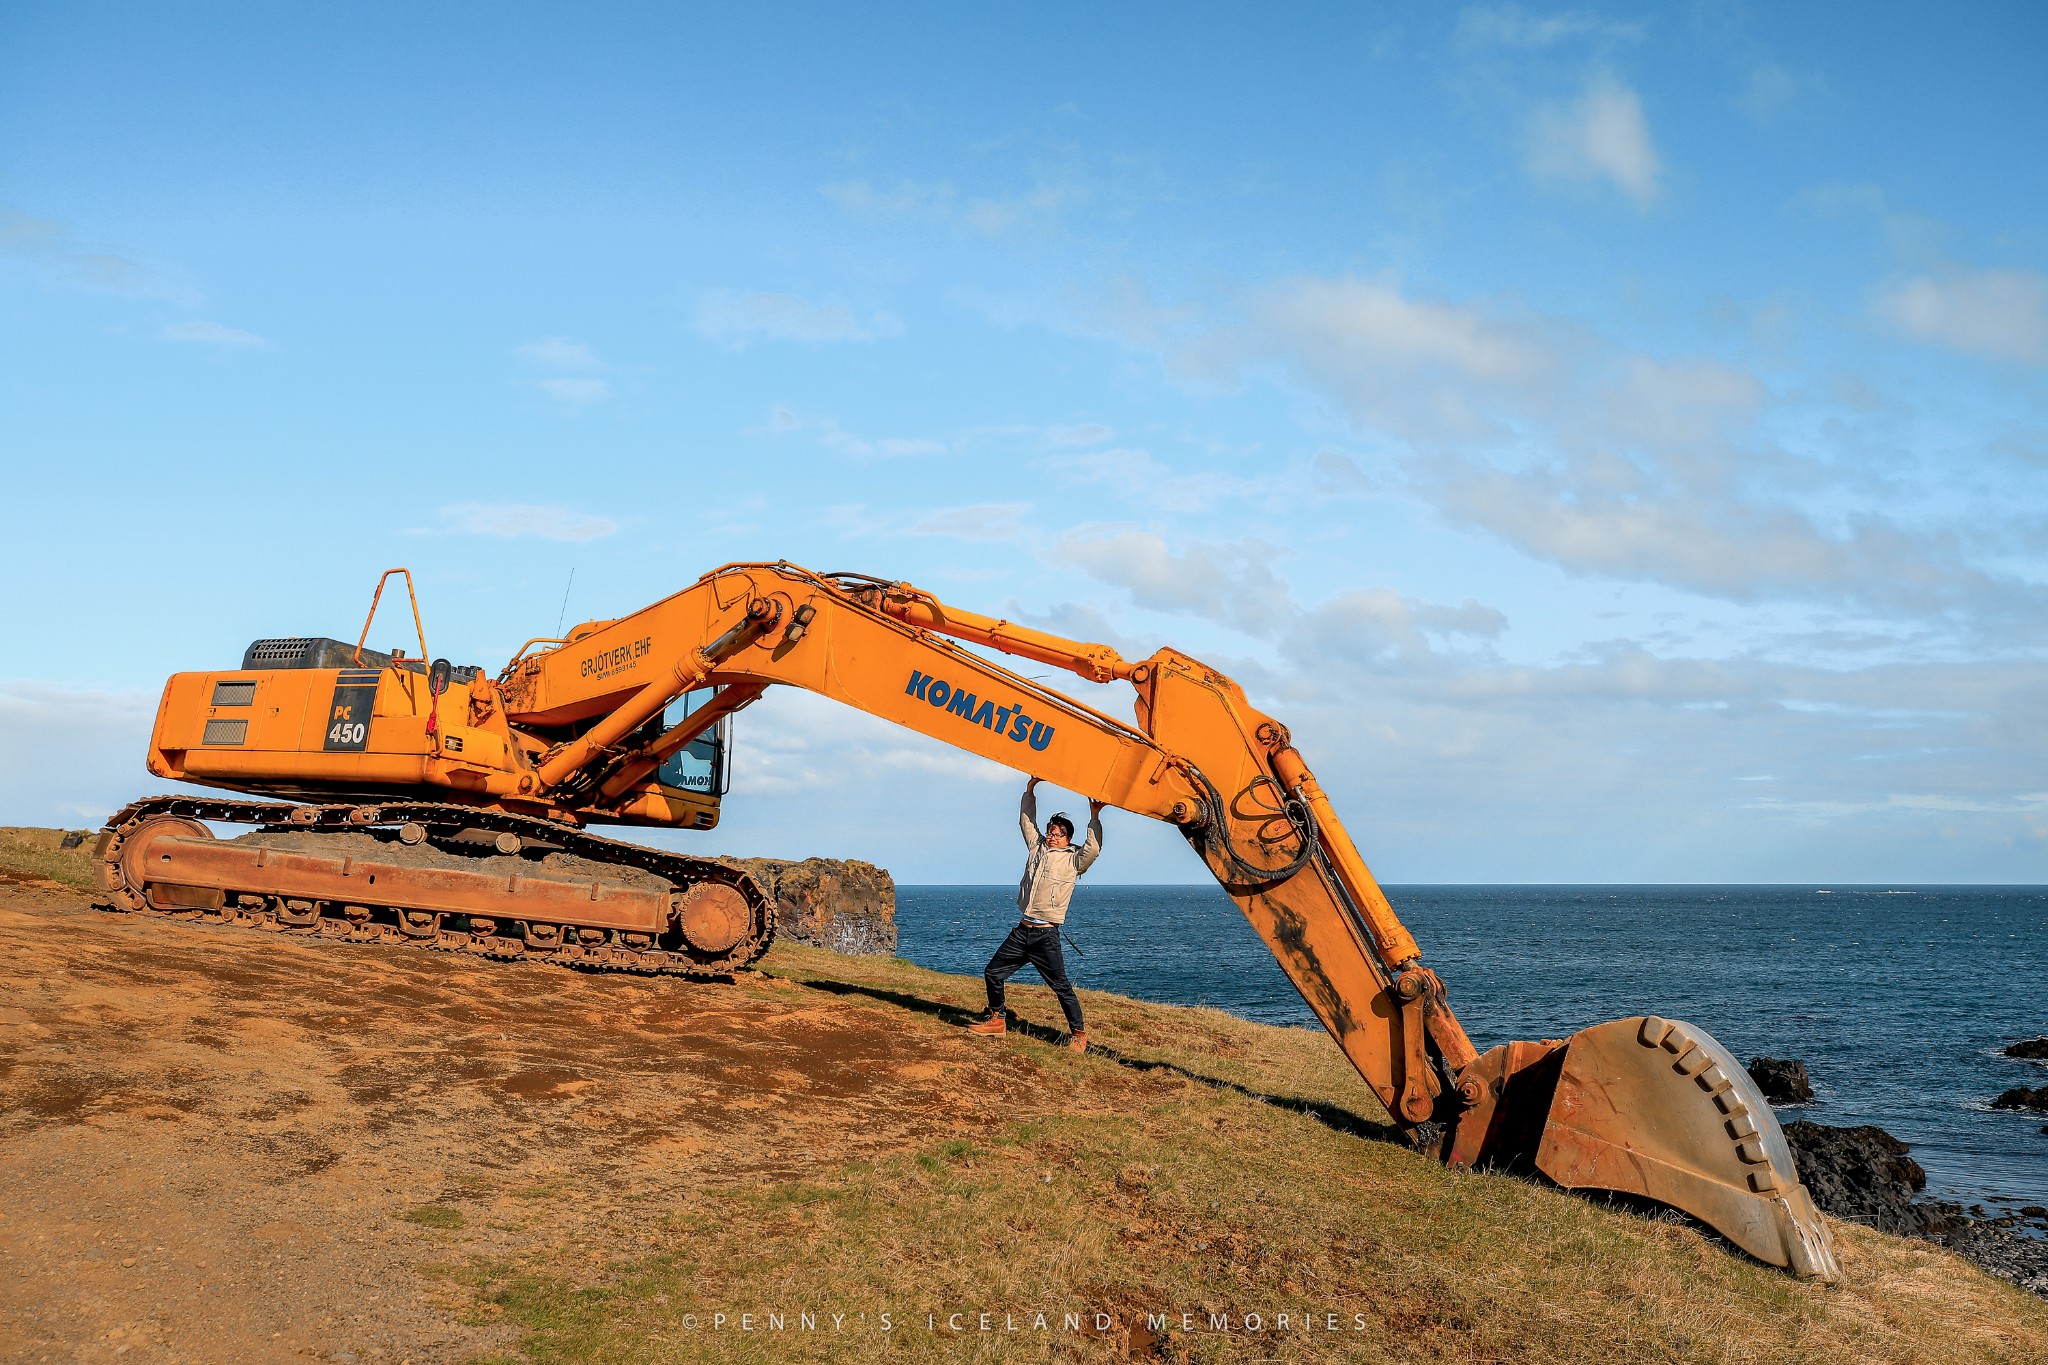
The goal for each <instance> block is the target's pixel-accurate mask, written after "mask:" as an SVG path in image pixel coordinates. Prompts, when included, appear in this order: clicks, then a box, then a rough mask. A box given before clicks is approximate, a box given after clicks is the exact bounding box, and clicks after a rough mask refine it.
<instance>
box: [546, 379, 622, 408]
mask: <svg viewBox="0 0 2048 1365" xmlns="http://www.w3.org/2000/svg"><path fill="white" fill-rule="evenodd" d="M536 387H538V388H539V389H540V391H541V392H542V393H544V394H546V395H547V396H548V397H550V398H552V399H554V400H555V401H556V402H557V403H561V404H564V405H566V406H568V407H573V408H580V407H587V406H589V405H590V404H592V403H602V402H604V401H605V400H606V399H607V398H610V397H611V396H612V385H611V381H610V380H609V379H569V378H564V377H560V376H557V377H556V378H552V379H542V380H537V381H536Z"/></svg>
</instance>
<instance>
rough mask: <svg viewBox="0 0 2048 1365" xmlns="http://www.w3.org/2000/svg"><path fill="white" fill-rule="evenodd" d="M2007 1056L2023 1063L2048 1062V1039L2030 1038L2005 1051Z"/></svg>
mask: <svg viewBox="0 0 2048 1365" xmlns="http://www.w3.org/2000/svg"><path fill="white" fill-rule="evenodd" d="M2005 1055H2006V1056H2008V1057H2017V1058H2019V1059H2020V1060H2021V1061H2023V1062H2048V1038H2028V1039H2026V1040H2025V1041H2023V1042H2018V1043H2014V1044H2013V1045H2012V1046H2011V1047H2009V1048H2007V1049H2006V1050H2005Z"/></svg>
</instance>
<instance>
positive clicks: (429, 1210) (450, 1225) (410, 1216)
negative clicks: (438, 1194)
mask: <svg viewBox="0 0 2048 1365" xmlns="http://www.w3.org/2000/svg"><path fill="white" fill-rule="evenodd" d="M398 1216H399V1217H400V1218H401V1219H403V1220H404V1221H405V1222H408V1223H417V1224H419V1225H420V1226H421V1227H423V1228H440V1229H441V1230H442V1231H444V1232H452V1231H454V1230H455V1229H456V1228H459V1227H461V1226H462V1225H463V1224H464V1223H466V1222H468V1221H469V1220H468V1219H466V1218H464V1217H463V1216H462V1210H461V1209H451V1208H449V1207H448V1206H447V1205H446V1204H422V1205H420V1206H419V1207H418V1208H416V1209H407V1210H406V1211H405V1212H404V1213H401V1214H399V1215H398Z"/></svg>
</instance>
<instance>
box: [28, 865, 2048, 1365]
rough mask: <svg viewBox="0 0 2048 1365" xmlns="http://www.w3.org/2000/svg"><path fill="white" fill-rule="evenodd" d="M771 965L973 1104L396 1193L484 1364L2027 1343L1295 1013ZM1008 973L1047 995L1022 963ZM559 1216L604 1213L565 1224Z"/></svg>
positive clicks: (1671, 1352) (771, 1108) (1886, 1350)
mask: <svg viewBox="0 0 2048 1365" xmlns="http://www.w3.org/2000/svg"><path fill="white" fill-rule="evenodd" d="M59 843H60V835H59V832H57V831H45V830H0V876H7V875H12V876H13V877H15V878H17V879H20V878H28V879H31V880H41V881H45V882H58V883H63V884H65V885H78V884H80V883H82V882H83V881H85V880H86V878H87V872H88V860H87V852H86V850H85V849H74V850H68V851H67V850H63V849H61V848H60V847H58V844H59ZM763 965H764V968H765V971H763V972H761V973H748V974H745V975H743V976H742V977H740V978H739V979H738V980H737V981H735V982H734V983H732V984H731V985H730V986H720V987H706V988H703V989H705V990H708V991H716V992H720V993H721V994H720V997H719V998H720V999H721V1001H722V1002H723V1006H722V1007H724V1008H727V1009H730V1008H732V1007H734V1006H744V1005H745V1004H746V1002H747V1001H749V1000H752V1001H756V1002H761V1003H769V1002H772V1003H773V1004H774V1005H775V1006H776V1008H778V1009H780V1010H784V1011H787V1010H789V1009H790V1008H792V1007H793V1004H794V1005H800V1004H801V1002H800V1001H798V1000H797V999H796V997H799V996H808V995H810V994H811V993H812V992H816V993H818V994H819V996H821V997H823V998H826V999H829V1000H830V1002H831V1005H832V1008H833V1009H834V1010H841V1011H859V1012H862V1014H863V1015H864V1016H865V1017H864V1018H863V1019H862V1020H860V1021H859V1022H861V1023H862V1024H864V1025H865V1026H866V1028H865V1029H864V1030H862V1032H879V1033H880V1034H881V1035H882V1036H883V1037H885V1038H886V1037H890V1036H895V1035H899V1034H900V1035H904V1036H906V1037H907V1038H912V1037H914V1038H916V1039H917V1040H918V1041H920V1042H922V1043H924V1044H926V1045H927V1046H926V1047H925V1049H924V1054H923V1055H928V1056H933V1057H938V1058H945V1057H954V1058H957V1060H951V1061H945V1060H941V1061H933V1062H928V1063H918V1064H917V1065H918V1066H926V1067H930V1068H933V1069H934V1070H933V1075H934V1076H943V1078H944V1084H945V1085H946V1086H949V1087H957V1088H958V1089H960V1090H964V1091H970V1092H972V1094H973V1097H974V1098H975V1099H976V1100H977V1101H995V1102H996V1103H995V1105H994V1112H995V1114H996V1115H997V1117H994V1118H987V1117H981V1118H975V1117H971V1115H976V1114H979V1115H986V1114H988V1113H989V1112H990V1105H989V1104H988V1103H977V1104H973V1105H962V1106H958V1107H957V1108H956V1109H952V1110H944V1111H942V1109H941V1108H934V1109H933V1110H932V1111H931V1112H929V1113H927V1114H924V1115H920V1116H913V1117H915V1118H917V1119H918V1121H917V1122H915V1123H908V1124H905V1125H903V1128H902V1131H903V1132H904V1133H906V1134H910V1135H911V1136H909V1137H906V1138H903V1139H901V1140H889V1141H881V1142H877V1141H867V1142H861V1143H852V1142H849V1143H843V1144H841V1143H834V1142H832V1141H828V1140H825V1139H824V1138H822V1137H820V1136H819V1135H818V1134H817V1133H816V1132H815V1130H807V1129H805V1128H804V1127H803V1126H802V1125H800V1124H785V1125H783V1126H782V1127H781V1128H780V1129H779V1130H778V1129H776V1128H775V1127H774V1126H773V1125H770V1127H769V1131H771V1132H773V1131H780V1132H781V1133H782V1134H784V1135H785V1136H784V1137H783V1139H782V1140H781V1141H780V1143H779V1144H778V1145H771V1146H770V1147H769V1148H768V1149H767V1150H764V1151H761V1152H759V1153H753V1154H750V1155H752V1156H753V1157H754V1158H755V1160H753V1162H752V1170H753V1173H752V1174H750V1175H747V1176H745V1177H744V1178H733V1177H730V1176H725V1177H717V1176H713V1175H710V1174H705V1175H702V1176H698V1175H695V1174H693V1172H694V1171H697V1170H699V1169H701V1170H703V1171H706V1172H708V1171H711V1170H714V1169H716V1167H714V1166H711V1165H704V1166H701V1167H695V1166H691V1165H690V1164H689V1163H690V1161H691V1158H690V1157H689V1156H688V1155H687V1153H688V1151H689V1150H690V1147H689V1145H688V1144H684V1145H681V1146H677V1147H676V1148H675V1149H674V1150H675V1151H676V1152H677V1153H678V1155H676V1156H675V1157H674V1158H672V1160H673V1162H674V1168H673V1173H676V1174H680V1175H681V1176H682V1177H684V1185H683V1188H684V1189H685V1190H686V1191H687V1192H686V1193H684V1194H682V1195H680V1196H677V1195H675V1194H673V1193H670V1194H665V1195H662V1196H659V1197H656V1196H654V1195H652V1194H650V1193H648V1192H647V1191H644V1190H641V1189H638V1188H636V1187H634V1186H632V1185H630V1184H629V1185H626V1186H621V1185H619V1184H618V1183H617V1182H616V1181H614V1180H610V1179H601V1180H599V1181H598V1183H596V1184H594V1185H593V1184H592V1183H591V1181H590V1180H586V1179H584V1178H583V1177H582V1176H580V1175H579V1174H577V1173H575V1172H565V1173H564V1175H563V1177H562V1179H561V1180H560V1181H559V1182H558V1183H551V1184H549V1185H546V1186H542V1187H537V1188H532V1189H520V1190H516V1191H509V1192H504V1197H501V1198H500V1197H487V1195H488V1192H487V1191H484V1190H483V1189H482V1188H481V1186H482V1185H483V1184H487V1183H488V1182H487V1181H486V1182H479V1190H478V1191H476V1192H474V1197H472V1198H469V1199H468V1205H469V1207H470V1208H471V1212H470V1213H468V1214H465V1213H464V1212H463V1210H462V1209H461V1208H457V1207H452V1206H450V1204H449V1203H447V1202H436V1203H424V1202H419V1201H414V1203H415V1206H412V1207H409V1208H407V1209H406V1210H405V1211H403V1212H401V1213H398V1214H397V1215H396V1217H398V1218H399V1219H400V1220H402V1221H403V1223H404V1224H405V1225H407V1226H408V1227H411V1228H413V1229H415V1230H416V1231H417V1232H418V1233H419V1234H420V1235H423V1236H426V1237H428V1238H430V1239H437V1243H438V1252H437V1254H438V1255H439V1256H440V1262H439V1263H438V1264H430V1265H428V1266H427V1267H426V1269H427V1272H428V1273H429V1274H430V1275H431V1276H433V1277H434V1278H435V1279H436V1280H438V1281H439V1282H440V1284H441V1286H442V1288H443V1290H444V1291H445V1295H446V1300H447V1302H448V1303H449V1304H450V1305H451V1306H452V1307H453V1308H454V1309H455V1311H459V1312H462V1313H465V1314H467V1315H468V1316H470V1317H471V1318H473V1319H474V1320H477V1321H479V1322H488V1323H491V1324H495V1325H499V1326H509V1327H510V1328H511V1329H513V1330H514V1331H515V1332H516V1333H517V1340H518V1347H517V1350H516V1351H515V1352H514V1353H512V1354H509V1355H501V1356H492V1357H484V1358H480V1360H479V1362H478V1365H483V1362H485V1361H490V1362H504V1361H520V1360H523V1361H533V1362H566V1361H579V1362H580V1361H596V1362H627V1361H632V1362H639V1361H700V1360H702V1361H726V1360H734V1361H781V1360H844V1359H890V1360H905V1361H921V1360H958V1359H982V1360H1003V1361H1011V1360H1077V1359H1078V1360H1095V1359H1100V1360H1111V1359H1159V1360H1176V1361H1227V1360H1318V1361H1320V1360H1359V1361H1461V1362H1462V1361H1471V1362H1481V1361H1498V1362H1523V1361H1530V1362H1581V1361H1586V1362H1602V1361H1614V1362H1624V1361H1625V1362H1636V1361H1717V1362H1718V1361H1770V1362H1777V1361H1813V1362H1837V1361H1885V1362H1918V1361H1927V1362H1935V1361H1940V1362H1955V1361H2012V1362H2040V1361H2043V1360H2048V1304H2044V1303H2043V1302H2041V1301H2040V1300H2038V1299H2035V1298H2033V1297H2031V1296H2029V1295H2027V1294H2025V1293H2023V1292H2021V1291H2019V1290H2017V1289H2015V1288H2013V1287H2011V1286H2009V1285H2007V1284H2005V1283H2003V1282H2001V1281H1998V1280H1996V1279H1993V1278H1991V1277H1989V1276H1986V1275H1984V1274H1982V1273H1981V1272H1979V1271H1978V1270H1977V1269H1976V1268H1975V1267H1973V1266H1971V1265H1970V1264H1969V1263H1968V1262H1966V1261H1963V1260H1962V1259H1961V1258H1959V1257H1957V1256H1954V1255H1952V1254H1950V1253H1948V1252H1946V1251H1943V1250H1940V1249H1938V1248H1936V1247H1933V1246H1930V1245H1928V1244H1926V1243H1922V1242H1916V1241H1910V1240H1906V1239H1901V1238H1895V1237H1890V1236H1886V1235H1884V1234H1881V1233H1875V1232H1871V1231H1868V1230H1866V1229H1863V1228H1859V1227H1856V1226H1854V1225H1850V1224H1842V1223H1837V1224H1835V1225H1834V1227H1835V1236H1836V1239H1837V1244H1838V1247H1839V1248H1840V1250H1841V1253H1842V1261H1843V1265H1844V1268H1845V1271H1846V1279H1845V1282H1844V1283H1843V1284H1841V1285H1838V1286H1835V1287H1833V1288H1823V1287H1821V1286H1818V1285H1813V1284H1805V1283H1800V1282H1797V1281H1794V1280H1792V1279H1790V1278H1788V1277H1787V1276H1785V1275H1783V1274H1782V1273H1780V1272H1778V1271H1776V1270H1771V1269H1767V1268H1765V1267H1762V1266H1759V1265H1757V1264H1755V1263H1753V1262H1750V1261H1748V1260H1747V1259H1745V1258H1743V1257H1741V1256H1740V1255H1739V1254H1736V1253H1733V1252H1731V1251H1729V1250H1727V1249H1726V1248H1725V1247H1724V1246H1722V1245H1721V1244H1719V1243H1718V1242H1716V1241H1714V1240H1712V1239H1710V1238H1707V1237H1705V1236H1702V1235H1701V1234H1700V1233H1698V1232H1696V1231H1694V1230H1693V1229H1692V1228H1691V1227H1689V1226H1687V1225H1684V1224H1680V1223H1669V1222H1657V1221H1651V1220H1646V1219H1643V1218H1639V1217H1635V1216H1632V1215H1630V1214H1627V1213H1623V1212H1619V1211H1616V1210H1612V1209H1608V1208H1604V1207H1601V1206H1598V1205H1596V1204H1593V1203H1591V1202H1589V1201H1587V1200H1584V1199H1580V1198H1577V1197H1574V1196H1571V1195H1567V1194H1563V1193H1560V1192H1558V1191H1555V1190H1551V1189H1546V1188H1543V1187H1541V1186H1538V1185H1535V1184H1532V1183H1528V1182H1524V1181H1520V1180H1515V1179H1511V1178H1507V1177H1503V1176H1494V1175H1465V1176H1460V1175H1454V1174H1452V1173H1450V1172H1448V1171H1446V1170H1444V1169H1443V1168H1442V1167H1441V1166H1439V1165H1437V1164H1436V1163H1435V1162H1433V1161H1431V1160H1428V1159H1426V1158H1424V1157H1421V1156H1418V1155H1416V1154H1414V1153H1412V1152H1409V1151H1408V1150H1406V1149H1405V1148H1403V1147H1401V1146H1399V1145H1397V1144H1395V1143H1393V1142H1391V1141H1384V1140H1379V1139H1383V1138H1385V1137H1386V1136H1387V1130H1385V1129H1384V1128H1383V1127H1382V1126H1381V1124H1380V1120H1381V1119H1383V1118H1384V1113H1383V1111H1382V1110H1380V1108H1379V1106H1378V1103H1377V1101H1376V1100H1375V1099H1374V1098H1373V1097H1372V1095H1371V1094H1370V1092H1369V1091H1367V1090H1366V1088H1365V1086H1364V1085H1363V1083H1362V1082H1361V1081H1360V1080H1359V1079H1358V1077H1357V1076H1356V1074H1355V1073H1353V1072H1352V1070H1351V1068H1350V1066H1349V1065H1348V1064H1347V1063H1346V1062H1345V1061H1344V1059H1343V1057H1342V1055H1341V1054H1340V1053H1339V1052H1338V1051H1337V1049H1336V1047H1335V1045H1334V1044H1333V1043H1332V1042H1331V1041H1330V1039H1329V1038H1327V1037H1326V1036H1324V1035H1323V1034H1322V1033H1320V1032H1314V1031H1308V1030H1302V1029H1288V1028H1274V1027H1270V1026H1267V1025H1261V1024H1253V1023H1248V1022H1246V1021H1244V1020H1240V1019H1236V1018H1233V1017H1231V1016H1229V1015H1227V1014H1224V1013H1222V1012H1220V1011H1216V1010H1207V1009H1193V1008H1184V1007H1176V1006H1164V1005H1151V1004H1145V1003H1142V1002H1139V1001H1133V1000H1127V999H1123V998H1121V997H1117V996H1110V995H1103V994H1099V993H1095V992H1083V995H1084V997H1085V998H1086V1000H1087V1005H1088V1010H1089V1021H1090V1029H1091V1032H1092V1034H1093V1036H1094V1038H1095V1039H1096V1041H1097V1042H1098V1044H1099V1045H1100V1046H1099V1048H1098V1050H1097V1051H1095V1052H1093V1053H1091V1054H1090V1055H1088V1056H1075V1055H1073V1054H1071V1053H1068V1052H1066V1051H1064V1050H1062V1049H1059V1048H1057V1047H1055V1046H1053V1045H1052V1040H1053V1039H1054V1037H1055V1035H1054V1034H1053V1032H1052V1031H1051V1030H1050V1029H1049V1028H1047V1029H1036V1030H1033V1031H1031V1032H1029V1033H1026V1034H1024V1035H1017V1034H1013V1035H1012V1036H1011V1037H1009V1038H1007V1039H1002V1040H971V1039H966V1038H964V1037H963V1036H962V1035H960V1034H959V1033H958V1031H957V1026H958V1024H959V1023H960V1022H961V1021H962V1020H964V1019H965V1018H966V1017H967V1012H968V1011H969V1010H970V1009H972V1008H975V1007H977V1006H978V1004H979V998H980V982H979V981H978V980H974V979H971V978H964V977H957V976H948V975H945V974H942V973H938V972H931V971H926V970H924V969H922V968H919V967H915V966H912V965H911V964H909V963H907V962H903V961H901V960H900V959H893V958H850V957H842V956H839V955H837V954H833V953H828V952H824V951H821V950H818V949H813V948H805V947H799V946H792V945H782V946H778V947H777V948H776V949H775V951H774V952H773V953H771V954H770V956H769V957H768V958H767V959H766V961H765V962H764V964H763ZM533 970H539V969H533ZM521 979H522V978H519V977H517V976H515V975H507V976H505V977H503V980H504V981H505V982H506V983H507V984H510V983H512V982H515V981H518V980H521ZM619 994H621V995H622V997H624V998H627V999H632V998H637V988H635V989H633V990H627V991H624V992H620V993H619ZM661 998H663V999H667V998H669V997H668V994H667V992H665V991H664V992H661ZM705 998H706V999H707V1000H708V999H709V998H710V997H708V996H707V997H705ZM1014 998H1015V1003H1016V1005H1017V1006H1018V1008H1020V1009H1021V1010H1023V1011H1024V1012H1025V1013H1026V1014H1027V1016H1029V1017H1031V1018H1034V1019H1039V1020H1047V1021H1051V1020H1056V1019H1057V1018H1058V1012H1057V1009H1056V1007H1055V1005H1054V1003H1053V1001H1052V998H1051V995H1050V993H1049V992H1047V991H1045V990H1044V988H1043V987H1039V986H1023V987H1019V988H1018V989H1017V990H1016V991H1015V992H1014ZM676 1003H677V1004H678V1005H682V1004H685V1003H687V1002H686V1001H683V1000H681V999H678V1000H677V1002H676ZM494 1017H496V1016H494ZM764 1017H772V1016H764ZM934 1048H936V1050H934ZM905 1051H906V1052H908V1051H910V1050H909V1049H905ZM727 1060H728V1061H731V1062H733V1063H735V1064H742V1063H745V1062H746V1060H747V1059H746V1057H745V1055H744V1053H736V1054H734V1055H733V1056H732V1057H731V1058H728V1059H727ZM834 1065H841V1063H837V1062H834V1061H832V1060H831V1059H829V1058H821V1059H819V1066H820V1067H821V1068H824V1069H826V1070H829V1069H830V1068H831V1067H832V1066H834ZM906 1074H907V1073H906ZM926 1079H927V1080H928V1081H929V1080H930V1078H926ZM880 1083H881V1084H886V1082H880ZM933 1083H936V1082H933ZM921 1093H923V1094H924V1095H926V1096H927V1097H929V1096H930V1095H932V1093H933V1092H932V1090H931V1089H930V1088H929V1085H928V1086H927V1088H926V1090H924V1091H923V1092H921ZM926 1102H927V1103H929V1102H930V1101H929V1098H928V1099H927V1101H926ZM751 1103H756V1104H757V1105H758V1107H759V1108H760V1109H765V1110H767V1111H768V1112H770V1113H773V1112H775V1111H776V1110H777V1108H778V1107H779V1106H780V1105H781V1104H782V1101H780V1100H778V1098H777V1095H776V1092H775V1090H774V1088H773V1086H772V1085H764V1087H763V1088H762V1090H761V1092H760V1094H759V1098H758V1101H755V1102H751ZM616 1119H617V1116H616V1115H611V1116H609V1117H607V1116H606V1115H603V1114H592V1115H590V1116H588V1117H586V1118H584V1119H581V1120H579V1121H580V1122H596V1123H604V1122H615V1121H616ZM708 1121H709V1122H712V1123H713V1124H716V1123H719V1122H723V1120H722V1119H719V1118H718V1117H717V1116H716V1115H715V1114H714V1115H712V1117H711V1118H710V1119H709V1120H708ZM842 1146H845V1147H859V1148H860V1149H861V1150H862V1151H863V1152H865V1153H866V1155H864V1156H863V1157H862V1158H861V1159H857V1160H856V1159H848V1158H847V1156H846V1154H845V1152H844V1151H842V1150H837V1148H839V1147H842ZM878 1148H879V1154H876V1149H878ZM664 1159H669V1158H664ZM665 1188H668V1189H670V1190H673V1189H674V1188H675V1182H674V1181H670V1182H669V1184H668V1185H667V1186H666V1187H665ZM565 1201H566V1203H565ZM457 1202H463V1201H461V1200H458V1201H457ZM585 1207H588V1208H591V1209H593V1210H598V1209H600V1208H601V1209H603V1210H604V1211H605V1216H604V1217H603V1218H601V1219H599V1220H597V1221H595V1222H592V1221H582V1222H579V1221H578V1220H577V1219H575V1218H573V1217H565V1214H573V1213H574V1212H575V1211H576V1210H578V1209H581V1208H585ZM522 1210H524V1212H522ZM600 1224H602V1225H604V1226H607V1227H609V1228H610V1231H609V1232H603V1233H601V1230H600ZM487 1247H488V1248H495V1250H487V1249H486V1248H487ZM883 1314H888V1315H889V1319H890V1320H889V1327H888V1330H886V1331H885V1330H883V1326H882V1315H883ZM1070 1314H1071V1315H1073V1317H1072V1319H1071V1324H1072V1325H1070V1319H1069V1316H1068V1315H1070ZM720 1315H723V1317H722V1318H721V1317H720ZM806 1315H808V1318H807V1317H806ZM835 1315H837V1322H836V1323H835ZM984 1315H986V1316H984ZM1040 1315H1043V1318H1042V1322H1043V1326H1042V1327H1041V1326H1040V1323H1041V1317H1040Z"/></svg>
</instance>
